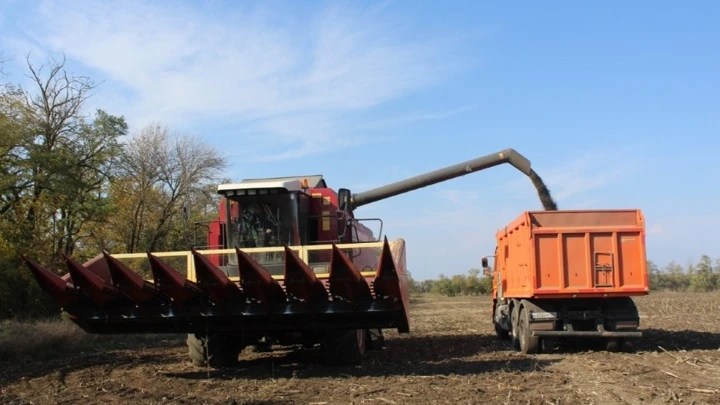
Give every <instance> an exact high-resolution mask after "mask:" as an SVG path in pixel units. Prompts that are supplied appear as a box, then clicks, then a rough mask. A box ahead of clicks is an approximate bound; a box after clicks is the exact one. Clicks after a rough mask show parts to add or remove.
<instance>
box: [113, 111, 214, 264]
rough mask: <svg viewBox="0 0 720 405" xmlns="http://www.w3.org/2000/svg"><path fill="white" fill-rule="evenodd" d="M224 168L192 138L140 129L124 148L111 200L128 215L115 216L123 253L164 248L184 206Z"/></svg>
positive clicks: (208, 149)
mask: <svg viewBox="0 0 720 405" xmlns="http://www.w3.org/2000/svg"><path fill="white" fill-rule="evenodd" d="M225 167H226V161H225V158H223V157H221V156H220V154H219V153H218V152H217V150H215V149H214V148H213V147H211V146H209V145H207V144H205V143H203V142H201V141H200V140H198V139H197V138H195V137H192V136H188V135H171V133H170V130H169V129H168V128H167V127H165V126H163V125H160V124H157V123H154V124H150V125H148V126H146V127H144V128H143V129H142V130H141V131H140V132H139V133H138V134H137V135H136V136H135V137H134V138H133V139H132V140H131V141H130V142H129V143H128V144H127V145H126V151H125V154H124V156H123V159H122V164H121V171H120V174H121V178H120V179H118V182H117V184H116V193H118V194H116V195H115V197H114V198H115V200H116V201H117V202H118V206H121V208H120V210H121V211H122V212H124V213H125V215H126V217H125V218H122V217H118V219H119V220H121V221H126V222H124V224H118V226H119V227H120V228H121V229H122V233H123V234H122V235H121V236H120V237H121V239H122V240H123V241H124V245H125V249H126V251H128V252H134V251H137V250H138V249H140V248H141V247H142V248H143V249H148V250H156V249H157V248H158V247H159V246H161V245H165V244H167V243H166V242H167V241H166V240H165V238H166V237H167V236H168V233H169V231H170V230H171V228H172V226H171V224H172V222H173V219H179V214H180V213H181V211H182V205H183V202H184V201H187V200H195V199H196V198H194V196H195V195H196V194H198V193H204V192H205V189H206V188H207V185H208V184H211V183H212V182H215V181H217V179H218V178H219V175H220V174H221V170H222V169H224V168H225ZM121 218H122V219H121Z"/></svg>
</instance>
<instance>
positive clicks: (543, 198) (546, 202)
mask: <svg viewBox="0 0 720 405" xmlns="http://www.w3.org/2000/svg"><path fill="white" fill-rule="evenodd" d="M530 180H532V182H533V185H535V188H536V189H537V192H538V197H540V202H542V205H543V208H544V209H545V210H546V211H556V210H557V203H555V200H553V198H552V196H551V195H550V190H548V188H547V186H546V185H545V183H544V182H543V180H542V178H540V176H538V174H537V173H535V170H532V169H530Z"/></svg>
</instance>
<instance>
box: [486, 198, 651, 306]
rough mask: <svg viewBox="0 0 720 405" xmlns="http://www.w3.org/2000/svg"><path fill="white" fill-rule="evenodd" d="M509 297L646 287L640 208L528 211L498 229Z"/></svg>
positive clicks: (630, 291)
mask: <svg viewBox="0 0 720 405" xmlns="http://www.w3.org/2000/svg"><path fill="white" fill-rule="evenodd" d="M497 239H498V258H497V260H496V263H497V269H498V270H499V271H500V272H501V275H500V278H501V280H502V281H503V282H502V285H503V295H504V296H505V297H508V298H513V297H514V298H529V297H568V296H619V295H642V294H646V293H647V292H648V291H649V289H648V277H647V264H646V260H645V257H646V256H645V223H644V219H643V216H642V212H641V211H640V210H588V211H571V210H565V211H541V212H525V213H523V214H522V215H521V216H520V217H519V218H517V219H516V220H515V221H513V222H512V223H511V224H510V225H509V226H508V227H507V228H505V229H503V230H501V231H499V232H498V234H497Z"/></svg>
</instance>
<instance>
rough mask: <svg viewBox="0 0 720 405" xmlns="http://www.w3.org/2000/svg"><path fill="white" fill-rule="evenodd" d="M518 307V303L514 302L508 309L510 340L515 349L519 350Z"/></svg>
mask: <svg viewBox="0 0 720 405" xmlns="http://www.w3.org/2000/svg"><path fill="white" fill-rule="evenodd" d="M518 308H519V305H518V304H517V303H516V304H514V305H513V307H512V311H510V341H511V343H512V346H513V348H514V349H515V350H520V338H519V336H518V323H519V321H518Z"/></svg>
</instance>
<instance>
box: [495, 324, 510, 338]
mask: <svg viewBox="0 0 720 405" xmlns="http://www.w3.org/2000/svg"><path fill="white" fill-rule="evenodd" d="M493 323H494V324H495V334H496V335H497V337H498V339H500V340H508V339H510V331H508V330H507V329H503V327H502V326H500V324H499V323H497V322H494V321H493Z"/></svg>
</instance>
